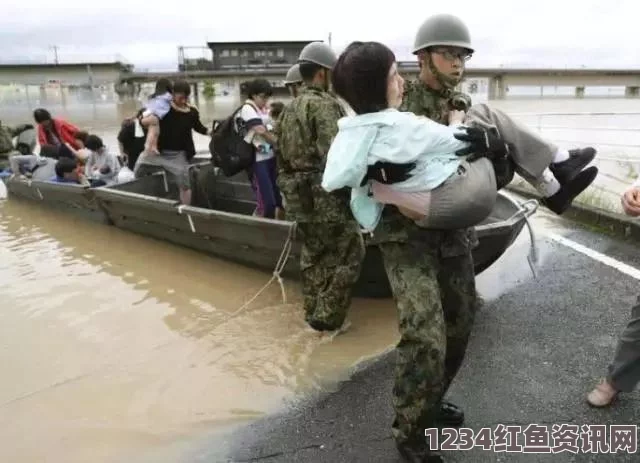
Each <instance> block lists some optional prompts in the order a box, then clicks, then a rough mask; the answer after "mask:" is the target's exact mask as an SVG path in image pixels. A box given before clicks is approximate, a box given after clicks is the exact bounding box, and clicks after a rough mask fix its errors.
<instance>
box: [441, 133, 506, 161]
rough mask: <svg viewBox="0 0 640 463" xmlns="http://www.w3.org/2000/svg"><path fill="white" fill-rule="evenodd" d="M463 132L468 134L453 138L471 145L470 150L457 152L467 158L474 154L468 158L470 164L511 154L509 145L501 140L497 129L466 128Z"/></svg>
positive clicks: (455, 135)
mask: <svg viewBox="0 0 640 463" xmlns="http://www.w3.org/2000/svg"><path fill="white" fill-rule="evenodd" d="M463 130H464V131H465V132H466V133H456V134H454V135H453V136H454V137H456V138H457V139H458V140H461V141H466V142H469V143H471V146H469V147H468V148H462V149H459V150H458V151H456V154H457V155H458V156H466V155H467V154H471V153H473V154H472V155H471V156H469V157H468V158H467V161H468V162H473V161H475V160H476V159H479V158H481V157H487V158H489V159H500V158H504V157H506V156H507V155H508V154H509V145H508V144H507V143H506V142H505V141H504V140H503V139H502V138H500V135H498V131H497V130H496V129H495V128H491V129H482V128H479V127H465V128H464V129H463Z"/></svg>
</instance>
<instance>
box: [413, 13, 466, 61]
mask: <svg viewBox="0 0 640 463" xmlns="http://www.w3.org/2000/svg"><path fill="white" fill-rule="evenodd" d="M435 46H448V47H461V48H466V49H467V50H469V52H470V53H473V52H474V49H473V47H472V46H471V35H470V34H469V29H468V28H467V26H465V24H464V23H463V22H462V20H461V19H460V18H458V17H456V16H453V15H450V14H437V15H434V16H431V17H430V18H428V19H427V20H426V21H425V22H423V23H422V26H420V29H418V33H417V34H416V40H415V42H414V45H413V53H414V54H416V53H418V52H419V51H420V50H424V49H425V48H428V47H435Z"/></svg>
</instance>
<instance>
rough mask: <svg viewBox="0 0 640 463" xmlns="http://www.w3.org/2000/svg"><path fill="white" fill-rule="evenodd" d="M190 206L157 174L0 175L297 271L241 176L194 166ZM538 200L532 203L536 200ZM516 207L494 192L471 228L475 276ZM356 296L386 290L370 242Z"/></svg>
mask: <svg viewBox="0 0 640 463" xmlns="http://www.w3.org/2000/svg"><path fill="white" fill-rule="evenodd" d="M192 178H193V180H194V185H195V187H194V192H193V204H194V206H181V205H180V204H179V202H178V201H177V199H176V198H177V190H176V189H175V187H174V186H172V185H170V184H169V183H168V182H167V177H166V176H165V175H164V174H156V175H152V176H148V177H144V178H141V179H136V180H134V181H132V182H128V183H124V184H121V185H114V186H110V187H100V188H88V187H82V186H79V185H69V184H57V183H51V182H38V181H33V182H29V181H24V180H16V179H11V180H7V181H6V184H7V190H8V191H9V195H10V197H18V198H22V199H26V200H29V201H32V202H34V203H39V204H42V205H44V206H46V207H55V208H57V209H61V210H64V209H66V210H68V211H69V212H72V213H74V214H79V215H82V216H84V217H86V218H89V219H92V220H98V221H101V222H104V223H108V224H111V225H115V226H116V227H119V228H122V229H124V230H128V231H131V232H134V233H138V234H140V235H144V236H148V237H152V238H156V239H159V240H162V241H167V242H170V243H173V244H176V245H179V246H184V247H187V248H190V249H194V250H196V251H200V252H203V253H206V254H209V255H211V256H215V257H218V258H223V259H228V260H230V261H234V262H237V263H240V264H242V265H246V266H249V267H252V268H259V269H264V270H267V271H273V270H274V268H275V266H276V263H277V262H278V261H279V259H280V258H281V255H282V253H283V248H284V247H285V244H286V243H287V241H288V240H291V251H290V255H289V258H288V259H287V261H286V265H285V266H284V268H283V270H282V272H281V273H282V275H283V276H285V277H289V278H295V279H297V278H298V277H299V255H300V241H299V239H298V238H297V237H296V235H295V226H294V223H292V222H288V221H278V220H271V219H264V218H261V217H255V216H252V215H251V213H252V212H253V210H254V208H255V202H254V200H253V192H252V191H251V187H250V185H249V183H248V180H247V177H246V174H240V175H238V176H235V177H233V178H226V177H224V176H222V175H221V174H220V175H219V174H217V173H214V171H213V168H211V166H203V167H201V168H199V169H198V168H195V169H193V177H192ZM536 204H537V203H536ZM533 212H535V208H531V207H522V206H521V205H519V204H518V203H516V202H515V201H514V200H512V199H510V198H508V197H507V196H505V195H503V194H500V195H499V197H498V201H497V204H496V207H495V209H494V211H493V213H492V215H491V216H490V217H489V218H488V219H487V220H486V221H485V222H483V223H481V224H480V225H478V226H477V227H476V230H477V234H478V238H479V241H480V244H479V246H478V247H476V249H474V251H473V255H474V264H475V271H476V274H479V273H481V272H482V271H484V270H485V269H487V268H488V267H490V266H491V265H492V264H493V263H494V262H495V261H496V260H497V259H499V258H500V256H502V254H504V252H505V251H506V250H507V249H508V248H509V246H511V244H512V243H513V242H514V240H515V239H516V238H517V236H518V235H519V233H520V232H521V230H522V227H523V226H524V224H525V217H527V216H529V215H531V214H532V213H533ZM354 295H355V296H357V297H373V298H384V297H390V296H391V289H390V286H389V282H388V279H387V276H386V272H385V269H384V264H383V261H382V256H381V253H380V251H379V249H378V247H377V246H374V245H368V246H367V253H366V257H365V262H364V265H363V270H362V272H361V275H360V279H359V281H358V283H357V284H356V286H355V288H354Z"/></svg>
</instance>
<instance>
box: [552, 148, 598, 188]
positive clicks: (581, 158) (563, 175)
mask: <svg viewBox="0 0 640 463" xmlns="http://www.w3.org/2000/svg"><path fill="white" fill-rule="evenodd" d="M595 156H596V150H595V149H593V148H591V147H590V146H588V147H587V148H580V149H575V150H569V159H567V160H566V161H562V162H558V163H553V164H550V165H549V170H550V171H551V172H552V173H553V175H554V176H555V178H556V180H558V182H560V185H565V184H567V183H569V182H570V181H571V180H573V179H574V178H575V177H576V175H578V174H579V173H580V171H581V170H582V169H584V168H585V167H586V166H587V165H588V164H589V163H590V162H591V161H593V158H594V157H595Z"/></svg>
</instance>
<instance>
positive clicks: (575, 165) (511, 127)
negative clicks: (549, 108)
mask: <svg viewBox="0 0 640 463" xmlns="http://www.w3.org/2000/svg"><path fill="white" fill-rule="evenodd" d="M465 122H466V123H468V124H469V125H471V126H479V127H482V128H484V129H495V130H497V131H498V133H499V134H500V136H501V137H502V138H503V139H504V140H505V141H506V142H507V143H509V145H510V148H511V153H510V155H511V159H512V160H513V163H514V166H515V170H516V172H517V173H518V174H519V175H520V176H522V178H524V179H525V180H526V181H527V182H529V183H530V184H531V185H532V186H533V187H534V188H535V189H536V190H537V191H538V192H539V193H540V194H541V195H542V196H543V198H544V199H543V203H544V204H545V205H546V206H547V207H548V208H549V209H551V210H552V211H554V212H555V213H557V214H562V213H563V212H564V211H565V210H566V209H567V207H569V205H570V204H571V202H572V201H573V200H574V199H575V197H576V196H578V195H579V194H580V193H581V192H583V191H584V190H585V189H586V188H587V187H588V186H589V185H590V184H591V183H592V182H593V181H594V180H595V177H596V175H597V174H598V169H597V168H596V167H589V168H587V169H584V168H585V167H586V166H587V165H588V164H589V163H590V162H591V161H592V160H593V158H594V157H595V154H596V151H595V150H594V149H593V148H591V147H587V148H584V149H575V150H571V151H567V150H562V149H560V148H558V147H557V146H556V145H554V144H553V143H551V142H549V141H547V140H545V139H544V138H542V137H541V136H540V135H539V134H537V133H535V132H534V131H532V130H530V129H529V128H527V127H526V126H525V125H523V124H521V123H519V122H517V121H516V120H514V119H512V118H511V117H510V116H509V115H507V114H505V113H503V112H502V111H500V110H497V109H493V108H491V107H489V106H487V105H486V104H478V105H474V106H472V107H471V108H470V109H469V112H468V113H467V117H466V120H465ZM582 169H584V170H582Z"/></svg>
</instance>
